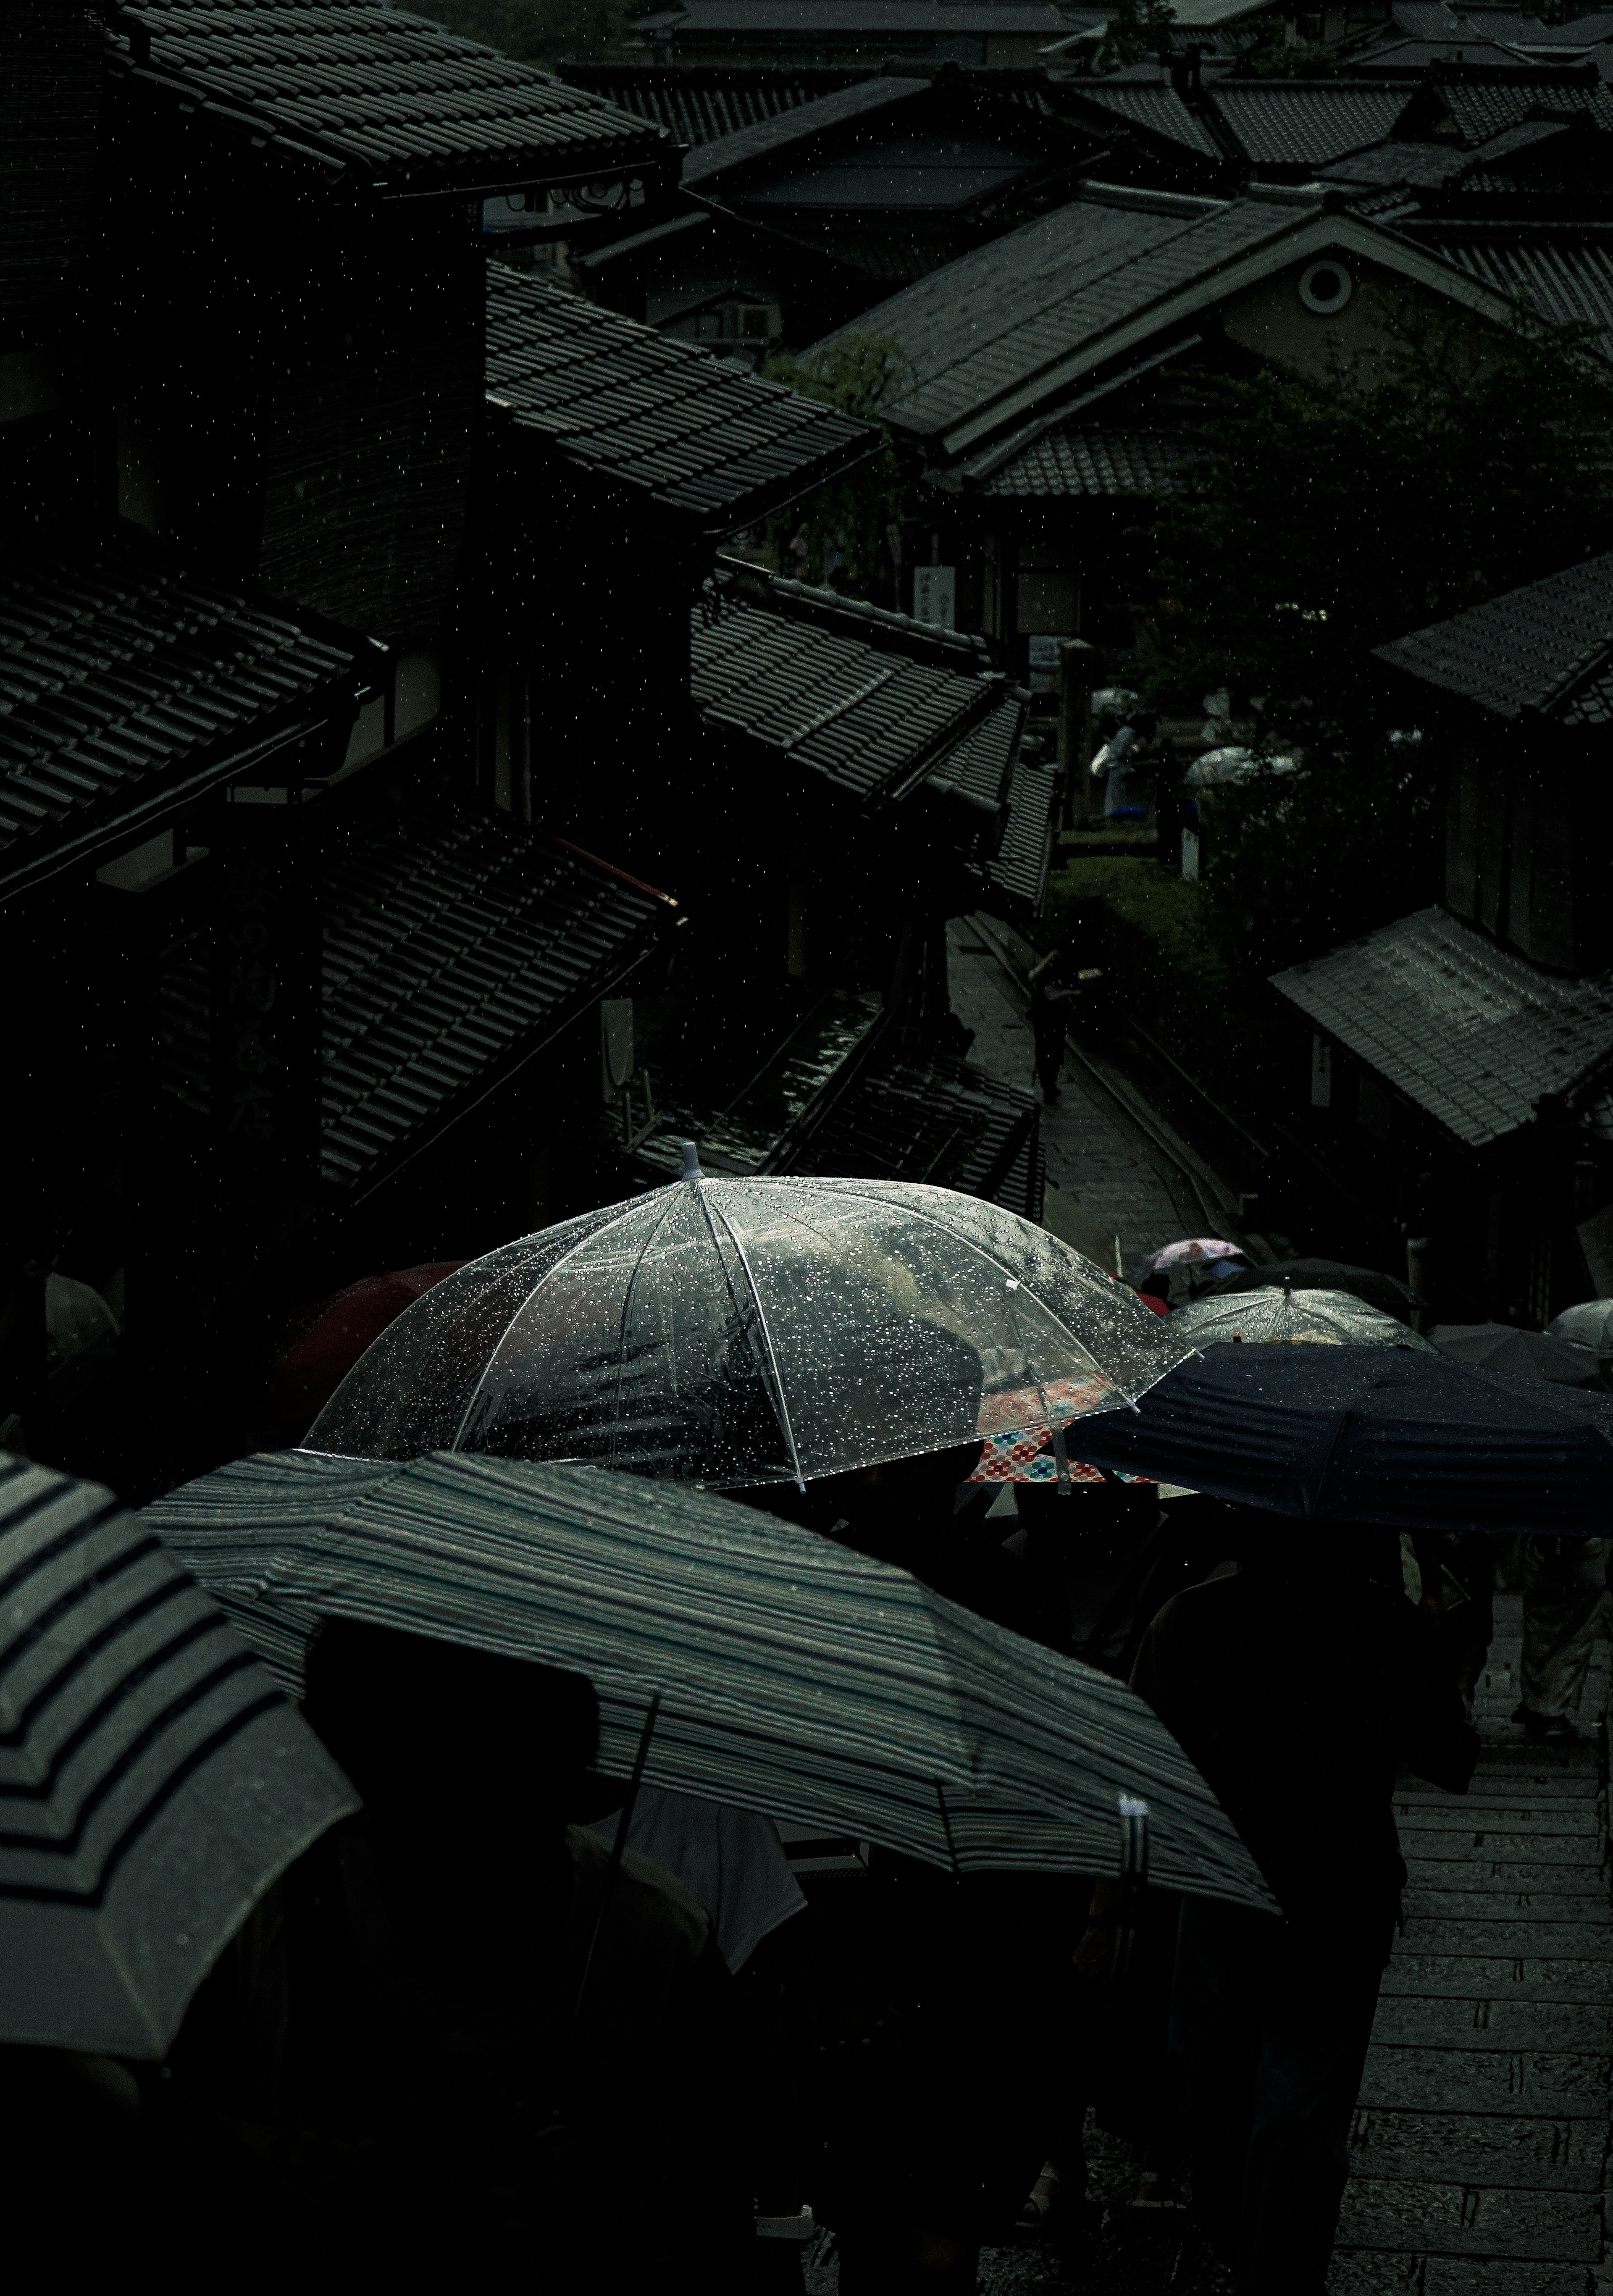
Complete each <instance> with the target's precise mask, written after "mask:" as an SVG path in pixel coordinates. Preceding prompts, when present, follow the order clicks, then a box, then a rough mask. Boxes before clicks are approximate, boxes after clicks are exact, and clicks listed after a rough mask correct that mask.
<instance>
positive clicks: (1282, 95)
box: [1210, 79, 1417, 168]
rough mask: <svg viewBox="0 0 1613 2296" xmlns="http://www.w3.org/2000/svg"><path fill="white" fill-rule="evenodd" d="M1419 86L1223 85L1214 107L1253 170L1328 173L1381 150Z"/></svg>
mask: <svg viewBox="0 0 1613 2296" xmlns="http://www.w3.org/2000/svg"><path fill="white" fill-rule="evenodd" d="M1416 86H1417V83H1416V82H1415V81H1411V80H1408V81H1407V82H1405V84H1404V86H1401V85H1397V84H1396V83H1395V82H1394V81H1388V82H1384V81H1379V80H1322V81H1318V82H1315V83H1314V84H1312V85H1306V84H1303V83H1296V82H1294V81H1292V80H1281V79H1273V80H1259V81H1256V82H1253V83H1248V82H1245V83H1236V82H1232V81H1228V80H1220V81H1217V82H1216V86H1215V87H1214V88H1213V90H1212V91H1211V93H1210V102H1211V103H1212V104H1213V105H1214V107H1215V110H1216V114H1217V116H1218V117H1219V118H1220V119H1221V120H1222V121H1223V122H1224V126H1225V127H1226V128H1227V130H1228V132H1229V134H1230V135H1232V137H1233V139H1234V140H1235V142H1236V143H1237V144H1238V146H1239V148H1240V150H1241V151H1243V152H1245V153H1246V154H1247V155H1248V157H1249V161H1250V163H1251V165H1253V166H1255V167H1257V168H1259V167H1301V168H1324V167H1327V166H1329V165H1330V164H1331V162H1332V161H1334V160H1342V159H1345V158H1347V156H1348V154H1349V153H1350V152H1360V151H1363V150H1364V149H1365V148H1366V146H1367V145H1368V144H1371V143H1381V142H1382V141H1383V140H1384V138H1385V137H1386V136H1388V135H1389V134H1390V133H1391V132H1392V131H1393V129H1394V127H1395V123H1396V120H1397V119H1399V118H1400V115H1401V113H1402V112H1403V111H1404V110H1405V107H1406V104H1407V102H1409V101H1410V99H1411V97H1412V94H1414V93H1415V90H1416Z"/></svg>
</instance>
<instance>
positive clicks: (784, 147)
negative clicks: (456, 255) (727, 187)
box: [684, 72, 932, 184]
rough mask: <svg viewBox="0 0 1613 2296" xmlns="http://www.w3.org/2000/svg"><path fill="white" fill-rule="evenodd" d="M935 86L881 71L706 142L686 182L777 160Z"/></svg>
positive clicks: (687, 163) (691, 161)
mask: <svg viewBox="0 0 1613 2296" xmlns="http://www.w3.org/2000/svg"><path fill="white" fill-rule="evenodd" d="M931 85H932V83H931V82H930V81H929V80H927V79H897V78H896V77H895V76H894V75H893V74H888V73H883V72H882V73H880V75H879V76H878V77H877V78H871V79H861V80H855V81H854V82H853V83H852V85H851V86H849V87H842V88H837V89H836V90H835V91H834V92H833V93H832V94H827V95H820V96H817V97H815V99H814V100H813V102H810V103H802V104H798V105H796V106H795V107H794V108H793V109H792V110H790V111H779V112H775V113H774V116H773V117H772V118H771V119H760V120H757V122H756V124H755V125H754V126H753V127H741V128H739V129H736V131H735V132H734V134H733V135H725V136H724V137H723V138H722V139H721V140H720V142H717V143H705V144H702V145H701V147H700V150H699V151H698V152H691V153H690V155H689V157H688V159H687V160H684V183H686V184H703V183H708V182H709V181H710V180H711V179H712V178H713V177H714V176H719V175H722V174H724V173H725V171H726V170H727V169H729V168H742V167H744V166H745V165H746V163H747V162H748V161H749V160H763V159H769V158H773V157H774V156H776V155H777V154H779V153H781V152H787V151H788V150H789V149H790V146H791V145H792V144H796V143H803V142H805V141H806V139H807V138H808V137H809V136H813V135H821V134H822V133H823V130H824V129H825V128H828V127H839V126H841V125H842V124H843V123H844V122H846V121H847V120H851V119H862V118H864V116H865V115H866V114H867V113H869V112H872V111H888V110H889V109H890V108H891V106H892V105H893V104H901V103H906V102H910V101H911V100H912V98H913V96H915V95H920V94H923V95H928V94H929V90H930V87H931Z"/></svg>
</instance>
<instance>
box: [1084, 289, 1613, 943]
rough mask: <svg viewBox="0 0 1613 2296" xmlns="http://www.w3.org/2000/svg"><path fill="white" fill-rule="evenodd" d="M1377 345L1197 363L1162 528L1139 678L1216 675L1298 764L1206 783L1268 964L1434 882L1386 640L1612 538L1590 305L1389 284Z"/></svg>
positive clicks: (1606, 419) (1218, 907)
mask: <svg viewBox="0 0 1613 2296" xmlns="http://www.w3.org/2000/svg"><path fill="white" fill-rule="evenodd" d="M1376 316H1377V319H1378V323H1379V325H1380V331H1381V332H1380V340H1379V347H1378V348H1376V349H1375V350H1374V351H1373V352H1371V354H1370V355H1368V354H1363V355H1361V356H1359V357H1357V358H1355V360H1354V361H1353V362H1350V363H1344V362H1342V361H1340V362H1337V363H1336V364H1335V366H1334V369H1333V372H1332V373H1331V376H1330V378H1329V379H1328V380H1327V381H1325V382H1324V383H1323V384H1322V385H1318V384H1317V383H1315V382H1314V381H1306V380H1303V379H1301V378H1299V377H1297V376H1293V375H1290V374H1285V373H1274V372H1272V371H1269V370H1268V371H1265V372H1264V373H1260V374H1257V375H1256V376H1254V377H1253V378H1250V379H1244V378H1235V377H1232V376H1225V375H1210V376H1206V377H1204V378H1202V379H1201V380H1200V381H1197V382H1196V383H1195V384H1194V385H1193V387H1192V405H1191V408H1190V421H1189V434H1190V439H1191V447H1192V450H1193V451H1192V455H1191V460H1190V461H1189V462H1188V463H1187V464H1186V465H1185V466H1184V468H1183V473H1182V482H1181V486H1180V490H1179V491H1178V492H1176V493H1175V494H1173V495H1171V496H1167V497H1165V498H1164V499H1163V501H1162V502H1161V504H1160V505H1159V514H1158V516H1157V519H1156V521H1155V523H1154V525H1153V527H1152V528H1151V529H1150V532H1149V536H1148V543H1149V545H1150V555H1151V559H1152V562H1153V568H1154V574H1155V583H1156V592H1155V599H1154V603H1153V614H1154V620H1155V626H1156V627H1157V628H1158V630H1159V637H1160V644H1161V652H1160V654H1159V658H1158V659H1156V660H1152V661H1150V663H1148V664H1146V665H1143V666H1142V667H1141V668H1134V669H1133V670H1132V671H1131V672H1130V673H1128V676H1129V682H1131V683H1133V684H1134V685H1141V686H1142V688H1143V690H1144V691H1145V692H1146V693H1147V694H1148V696H1149V698H1150V700H1154V701H1163V702H1166V703H1174V704H1175V706H1177V707H1178V708H1181V707H1185V708H1187V709H1190V710H1196V709H1197V708H1198V706H1199V703H1200V697H1201V696H1202V695H1203V694H1204V693H1206V692H1208V691H1210V690H1213V689H1216V688H1218V687H1220V686H1223V685H1225V686H1228V687H1229V688H1230V689H1231V690H1232V694H1233V698H1234V709H1235V711H1236V713H1237V714H1239V715H1243V714H1245V712H1246V711H1252V712H1253V714H1254V716H1255V718H1256V722H1257V725H1258V727H1259V729H1260V730H1259V739H1258V742H1257V746H1258V747H1260V748H1262V749H1264V750H1266V751H1267V752H1268V753H1271V754H1275V753H1281V752H1288V753H1293V752H1294V751H1296V750H1298V753H1299V754H1300V755H1301V756H1302V758H1303V760H1304V770H1303V772H1301V773H1300V774H1299V775H1291V776H1284V777H1282V778H1281V779H1278V778H1277V777H1275V776H1268V777H1264V778H1262V779H1261V780H1258V781H1257V782H1255V783H1247V784H1245V785H1244V786H1243V787H1241V788H1238V789H1224V790H1221V791H1216V793H1215V795H1214V798H1213V800H1212V804H1213V816H1214V832H1213V836H1212V839H1211V841H1210V849H1209V860H1208V879H1207V892H1208V898H1209V904H1210V908H1211V912H1212V915H1213V918H1214V921H1215V924H1216V930H1217V931H1218V932H1219V934H1220V936H1221V939H1222V942H1223V946H1224V947H1225V948H1226V949H1227V951H1228V952H1229V955H1235V956H1236V958H1237V959H1238V961H1240V963H1242V964H1246V965H1248V966H1249V967H1252V968H1254V969H1256V970H1257V971H1259V972H1268V971H1270V970H1272V969H1273V968H1274V967H1275V966H1278V965H1281V964H1286V963H1290V962H1292V961H1293V960H1294V959H1296V958H1298V957H1299V956H1302V955H1308V954H1311V953H1313V952H1314V951H1315V950H1317V949H1320V948H1322V947H1328V946H1329V945H1331V943H1332V942H1334V941H1337V940H1338V939H1341V938H1345V937H1347V935H1349V934H1351V933H1355V932H1360V931H1365V930H1367V929H1368V928H1369V927H1371V925H1373V924H1376V923H1380V922H1384V921H1386V920H1387V919H1388V917H1391V916H1394V915H1396V914H1404V911H1405V910H1406V909H1407V908H1408V907H1412V906H1417V905H1418V903H1419V902H1420V901H1423V900H1427V899H1429V898H1432V897H1433V896H1434V894H1435V893H1436V892H1437V889H1438V878H1437V856H1436V854H1435V851H1434V835H1435V828H1436V822H1437V805H1438V800H1439V798H1440V795H1441V791H1440V789H1439V787H1438V783H1437V775H1438V771H1439V767H1440V760H1438V759H1437V758H1435V757H1434V756H1433V754H1432V745H1430V744H1424V745H1423V747H1422V748H1421V750H1416V749H1412V748H1408V747H1405V746H1404V745H1402V746H1396V745H1395V744H1393V743H1391V742H1390V741H1389V739H1388V734H1389V729H1390V727H1391V726H1393V725H1395V724H1396V722H1400V721H1403V720H1404V717H1405V715H1406V713H1407V710H1408V708H1409V706H1410V705H1409V704H1408V701H1407V700H1406V697H1405V696H1404V693H1400V694H1396V690H1395V688H1394V687H1393V685H1391V684H1390V682H1389V681H1388V678H1387V677H1386V676H1385V674H1384V672H1383V670H1382V668H1381V667H1380V665H1378V664H1377V663H1375V662H1374V660H1372V649H1373V647H1374V646H1377V645H1380V644H1384V643H1385V642H1387V641H1388V640H1389V639H1391V638H1395V637H1398V636H1401V635H1404V634H1405V633H1406V632H1407V631H1410V630H1414V629H1417V628H1420V627H1423V626H1425V625H1426V624H1428V623H1430V622H1435V621H1438V620H1440V619H1443V618H1444V617H1445V616H1446V615H1449V614H1453V613H1457V612H1460V611H1462V608H1463V607H1465V606H1469V605H1472V604H1474V603H1478V601H1479V600H1481V599H1484V598H1487V597H1493V596H1494V595H1495V594H1497V593H1499V592H1502V591H1504V590H1508V589H1511V588H1512V587H1514V586H1517V585H1519V584H1520V583H1524V582H1528V581H1533V580H1535V579H1537V578H1539V577H1540V576H1542V575H1543V574H1548V573H1551V572H1552V571H1554V570H1556V569H1557V568H1559V567H1561V566H1565V565H1568V564H1571V563H1572V562H1574V561H1575V560H1576V559H1577V558H1581V557H1584V556H1585V555H1587V554H1588V553H1591V552H1593V551H1594V550H1597V549H1601V548H1604V547H1605V546H1606V536H1607V530H1608V516H1609V507H1610V503H1609V467H1608V452H1607V439H1608V434H1609V429H1610V428H1613V374H1610V373H1609V369H1608V368H1607V366H1606V365H1605V364H1604V363H1603V362H1602V361H1601V359H1600V358H1599V357H1596V356H1595V355H1594V353H1593V348H1592V339H1591V337H1590V332H1589V330H1586V329H1584V328H1581V327H1566V328H1565V327H1550V326H1546V325H1544V324H1542V323H1541V322H1539V321H1537V320H1535V319H1534V318H1533V317H1532V316H1529V315H1528V314H1527V312H1524V311H1522V310H1519V313H1518V316H1517V324H1516V327H1515V329H1514V331H1512V332H1510V333H1504V334H1503V333H1502V332H1499V331H1495V330H1490V331H1485V332H1480V331H1479V330H1478V329H1477V328H1476V327H1475V326H1474V324H1472V323H1471V322H1470V321H1467V320H1465V319H1464V318H1462V317H1460V316H1459V317H1456V318H1453V319H1446V318H1444V317H1435V316H1429V314H1428V312H1427V311H1426V310H1423V309H1421V308H1419V307H1413V306H1410V305H1408V304H1404V303H1402V304H1397V305H1390V304H1387V303H1385V304H1381V305H1380V307H1379V308H1378V311H1377V313H1376Z"/></svg>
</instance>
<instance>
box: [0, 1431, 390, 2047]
mask: <svg viewBox="0 0 1613 2296" xmlns="http://www.w3.org/2000/svg"><path fill="white" fill-rule="evenodd" d="M357 1807H358V1800H357V1797H356V1794H355V1793H354V1792H353V1790H352V1788H351V1786H349V1785H348V1782H347V1780H346V1779H345V1778H344V1777H343V1776H342V1775H341V1774H340V1771H339V1770H338V1769H337V1768H336V1767H335V1766H334V1764H333V1763H332V1760H331V1759H330V1757H329V1755H328V1754H327V1753H326V1752H325V1751H324V1749H323V1746H322V1745H321V1744H320V1743H319V1741H318V1740H317V1739H316V1738H315V1736H314V1734H313V1733H312V1731H310V1730H308V1729H307V1727H306V1726H304V1724H303V1723H302V1722H301V1721H299V1718H298V1717H297V1716H296V1714H295V1713H293V1711H292V1710H291V1707H290V1706H289V1705H288V1704H287V1702H286V1700H285V1698H284V1696H283V1694H282V1692H281V1691H280V1690H279V1689H278V1688H277V1687H276V1685H275V1684H274V1682H273V1681H272V1680H271V1679H270V1677H269V1676H268V1675H267V1673H266V1671H265V1669H263V1667H262V1666H260V1665H259V1663H258V1661H257V1660H256V1659H255V1658H254V1657H253V1656H252V1654H251V1652H250V1651H248V1650H247V1649H245V1648H244V1647H243V1646H242V1644H241V1642H240V1641H239V1640H238V1639H237V1637H236V1636H235V1635H234V1634H233V1632H232V1630H231V1628H229V1626H228V1625H227V1624H226V1622H225V1620H224V1618H223V1617H222V1616H221V1615H220V1613H219V1611H217V1608H216V1607H215V1606H214V1604H213V1603H211V1602H209V1599H208V1597H207V1596H206V1595H204V1594H203V1593H202V1591H201V1588H200V1587H198V1586H197V1585H196V1584H195V1582H194V1581H193V1580H192V1579H191V1578H190V1577H189V1576H188V1575H187V1574H186V1572H185V1571H184V1570H183V1569H182V1568H181V1567H180V1565H179V1564H178V1563H177V1562H175V1560H174V1558H173V1556H172V1555H171V1554H167V1553H165V1551H164V1549H163V1546H162V1542H161V1540H160V1538H156V1537H155V1536H153V1533H152V1529H151V1525H150V1524H149V1523H145V1522H141V1521H136V1519H135V1516H133V1515H132V1514H130V1513H127V1512H126V1511H125V1510H124V1509H123V1508H122V1507H121V1506H120V1505H119V1503H118V1501H117V1500H116V1499H115V1498H113V1497H112V1496H111V1493H110V1492H109V1491H104V1490H102V1489H101V1488H99V1487H98V1486H97V1485H95V1484H93V1483H79V1482H74V1481H73V1480H70V1478H69V1477H67V1476H65V1475H57V1474H53V1473H52V1472H50V1471H49V1470H48V1469H47V1468H45V1467H37V1466H34V1465H31V1464H29V1462H28V1461H27V1460H23V1459H13V1458H12V1457H10V1456H7V1455H6V1454H4V1453H0V2040H4V2041H8V2042H9V2041H24V2042H33V2043H38V2044H45V2045H47V2046H54V2047H58V2048H69V2049H88V2050H92V2051H98V2052H104V2053H106V2054H111V2055H114V2056H123V2057H160V2056H162V2055H164V2054H166V2052H167V2050H168V2045H169V2043H170V2042H171V2041H172V2039H173V2038H174V2036H175V2034H176V2032H177V2031H178V2030H179V2023H180V2020H181V2018H182V2017H183V2016H184V2011H185V2007H186V2005H187V2004H188V2002H189V2001H190V1998H191V1996H192V1993H194V1991H195V1990H196V1988H197V1987H198V1986H199V1985H200V1984H201V1980H202V1979H203V1978H204V1977H205V1976H206V1975H207V1973H208V1971H209V1968H210V1967H211V1966H212V1964H213V1962H214V1961H215V1960H216V1959H217V1956H218V1954H219V1953H220V1952H221V1951H222V1950H223V1948H224V1947H225V1945H226V1944H227V1943H228V1941H229V1939H231V1937H232V1936H233V1934H234V1932H235V1931H236V1930H237V1929H239V1928H240V1926H241V1924H242V1922H243V1921H244V1920H245V1919H246V1916H247V1915H248V1914H249V1913H250V1911H251V1909H252V1907H253V1906H254V1905H255V1904H256V1903H257V1901H258V1898H260V1897H261V1896H262V1895H263V1893H264V1891H265V1890H266V1889H267V1888H268V1887H269V1885H270V1883H271V1882H273V1881H274V1878H275V1876H276V1875H277V1874H280V1873H282V1871H283V1870H284V1868H285V1867H286V1866H289V1865H290V1864H291V1861H292V1859H293V1858H295V1857H299V1856H300V1854H301V1853H302V1851H303V1850H304V1849H307V1846H308V1844H309V1843H310V1842H311V1841H315V1840H317V1838H318V1836H319V1835H320V1834H322V1833H323V1832H324V1830H325V1828H326V1827H327V1826H329V1825H333V1824H334V1823H335V1821H336V1820H337V1819H338V1818H339V1817H345V1816H348V1814H349V1812H351V1811H353V1810H355V1809H356V1808H357Z"/></svg>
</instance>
